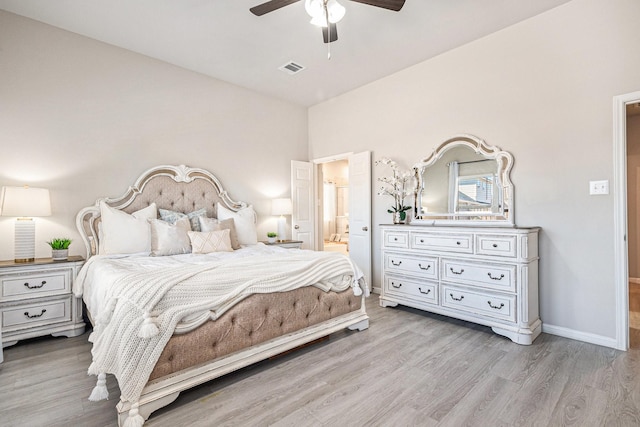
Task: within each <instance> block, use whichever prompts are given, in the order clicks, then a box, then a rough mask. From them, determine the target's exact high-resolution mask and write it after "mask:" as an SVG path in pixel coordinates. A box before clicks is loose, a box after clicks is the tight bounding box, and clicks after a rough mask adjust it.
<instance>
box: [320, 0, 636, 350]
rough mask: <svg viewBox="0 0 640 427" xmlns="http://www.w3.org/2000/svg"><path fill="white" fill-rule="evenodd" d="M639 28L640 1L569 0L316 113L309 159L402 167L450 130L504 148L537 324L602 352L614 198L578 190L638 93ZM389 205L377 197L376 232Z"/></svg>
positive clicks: (609, 325) (611, 295)
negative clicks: (618, 115)
mask: <svg viewBox="0 0 640 427" xmlns="http://www.w3.org/2000/svg"><path fill="white" fill-rule="evenodd" d="M639 20H640V1H637V0H574V1H572V2H570V3H567V4H565V5H563V6H560V7H558V8H556V9H553V10H551V11H549V12H547V13H544V14H541V15H538V16H536V17H534V18H532V19H529V20H527V21H524V22H522V23H519V24H517V25H514V26H512V27H509V28H507V29H505V30H502V31H500V32H497V33H494V34H492V35H490V36H487V37H485V38H483V39H480V40H477V41H475V42H472V43H469V44H468V45H465V46H463V47H461V48H458V49H455V50H453V51H450V52H448V53H445V54H442V55H440V56H438V57H436V58H434V59H431V60H429V61H426V62H423V63H420V64H417V65H415V66H413V67H411V68H408V69H406V70H403V71H401V72H399V73H396V74H394V75H392V76H389V77H387V78H384V79H381V80H379V81H376V82H374V83H372V84H369V85H367V86H364V87H362V88H360V89H358V90H354V91H352V92H350V93H347V94H345V95H343V96H341V97H338V98H335V99H333V100H330V101H327V102H325V103H323V104H319V105H317V106H314V107H312V108H311V109H310V112H309V135H310V157H311V158H320V157H325V156H330V155H332V154H335V153H342V152H344V151H345V150H348V151H354V152H359V151H363V150H373V157H374V160H375V159H379V158H381V157H392V158H394V159H395V160H397V161H398V163H399V164H400V165H402V166H410V165H412V164H413V163H414V162H416V161H418V159H420V158H422V157H425V156H427V155H428V154H429V153H430V152H431V150H432V149H433V148H435V147H436V146H437V145H438V143H440V142H441V141H443V140H445V139H447V138H449V137H451V136H453V135H455V134H458V133H471V134H474V135H477V136H479V137H481V138H484V139H485V140H486V141H487V142H488V143H489V144H493V145H497V146H499V147H501V148H502V149H504V150H507V151H510V152H511V153H512V154H513V155H514V157H515V165H514V169H513V172H512V180H513V183H514V185H515V209H516V211H515V213H516V215H515V220H516V223H517V225H520V226H541V227H542V234H541V239H540V256H541V261H540V308H541V317H542V320H543V322H544V323H545V327H546V328H547V330H551V331H554V332H556V333H565V332H569V333H578V334H582V336H581V338H588V339H593V340H595V341H598V340H600V341H601V342H604V343H608V344H613V341H612V340H613V338H614V337H615V311H614V310H615V289H614V279H613V278H614V259H613V231H614V230H613V196H612V195H608V196H590V195H589V191H588V188H589V184H588V183H589V181H590V180H610V181H611V180H612V178H613V142H612V135H613V124H612V115H613V114H612V104H613V103H612V99H613V97H614V96H615V95H620V94H624V93H629V92H633V91H637V90H640V74H639V73H638V70H639V69H640V55H638V46H640V31H638V22H639ZM382 173H386V171H382V170H381V169H380V170H375V171H374V177H377V176H380V175H381V174H382ZM374 187H375V186H374ZM612 188H613V186H612ZM388 202H389V200H386V199H382V198H381V197H380V196H374V206H373V212H374V213H373V223H374V224H379V223H383V222H389V219H390V218H389V215H388V214H387V213H386V212H385V206H386V205H387V204H388ZM373 233H374V235H373V246H374V255H373V268H374V272H375V276H374V281H375V283H374V285H375V286H379V283H378V282H379V280H380V275H379V271H380V250H379V248H380V237H379V228H378V227H377V226H375V225H374V227H373Z"/></svg>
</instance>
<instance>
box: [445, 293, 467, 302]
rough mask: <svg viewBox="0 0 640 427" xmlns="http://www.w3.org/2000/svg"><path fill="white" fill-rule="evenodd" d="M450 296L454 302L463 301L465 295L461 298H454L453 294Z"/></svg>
mask: <svg viewBox="0 0 640 427" xmlns="http://www.w3.org/2000/svg"><path fill="white" fill-rule="evenodd" d="M449 296H450V297H451V299H452V300H454V301H462V300H463V299H464V295H460V298H456V297H454V296H453V294H449Z"/></svg>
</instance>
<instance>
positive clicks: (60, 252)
mask: <svg viewBox="0 0 640 427" xmlns="http://www.w3.org/2000/svg"><path fill="white" fill-rule="evenodd" d="M68 257H69V249H52V250H51V258H53V260H54V261H65V260H66V259H67V258H68Z"/></svg>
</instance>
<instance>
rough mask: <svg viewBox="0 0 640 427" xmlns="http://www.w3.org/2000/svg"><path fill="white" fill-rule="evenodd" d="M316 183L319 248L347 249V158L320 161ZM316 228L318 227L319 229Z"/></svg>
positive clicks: (335, 250)
mask: <svg viewBox="0 0 640 427" xmlns="http://www.w3.org/2000/svg"><path fill="white" fill-rule="evenodd" d="M319 174H320V176H319V178H320V179H319V180H318V181H319V182H321V183H322V184H321V185H322V188H320V189H319V191H318V193H319V194H321V197H322V204H321V208H320V209H319V210H318V211H319V212H318V220H319V221H318V222H319V223H320V224H321V225H322V230H321V231H322V234H321V236H322V239H319V241H320V242H321V243H320V245H321V246H320V248H319V249H320V250H322V251H327V252H340V253H343V254H345V255H347V254H348V252H349V161H348V160H347V159H340V160H334V161H329V162H326V163H321V164H320V167H319ZM319 231H320V230H319Z"/></svg>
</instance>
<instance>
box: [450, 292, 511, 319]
mask: <svg viewBox="0 0 640 427" xmlns="http://www.w3.org/2000/svg"><path fill="white" fill-rule="evenodd" d="M442 306H443V307H448V308H454V309H457V310H462V311H466V312H469V313H475V314H481V315H484V316H490V317H493V318H497V319H503V320H509V321H512V322H515V320H516V297H515V295H495V294H491V293H484V292H478V291H470V290H467V289H462V288H457V287H455V286H449V285H443V286H442Z"/></svg>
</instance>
